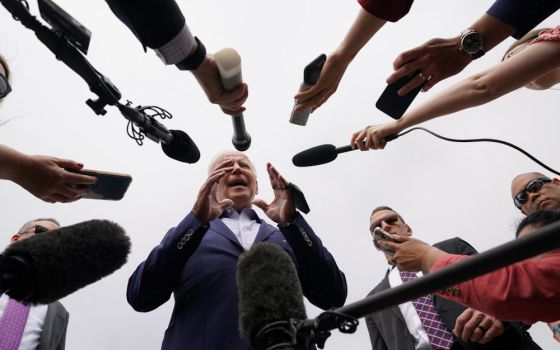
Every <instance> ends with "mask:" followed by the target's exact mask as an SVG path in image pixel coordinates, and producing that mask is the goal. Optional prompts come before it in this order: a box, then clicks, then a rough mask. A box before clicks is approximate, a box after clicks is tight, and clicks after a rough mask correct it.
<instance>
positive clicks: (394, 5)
mask: <svg viewBox="0 0 560 350" xmlns="http://www.w3.org/2000/svg"><path fill="white" fill-rule="evenodd" d="M413 2H414V0H358V3H360V5H361V6H362V7H363V9H364V10H366V11H367V12H369V13H371V14H372V15H374V16H375V17H378V18H381V19H384V20H386V21H389V22H396V21H398V20H399V19H401V18H403V17H404V16H405V15H406V14H407V13H408V11H409V10H410V7H411V6H412V3H413Z"/></svg>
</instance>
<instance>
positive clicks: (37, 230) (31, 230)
mask: <svg viewBox="0 0 560 350" xmlns="http://www.w3.org/2000/svg"><path fill="white" fill-rule="evenodd" d="M49 231H50V229H48V228H46V227H45V226H41V225H35V226H31V227H30V228H29V229H27V230H26V231H25V232H22V234H24V233H34V234H36V235H37V234H39V233H45V232H49Z"/></svg>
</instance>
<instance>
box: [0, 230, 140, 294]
mask: <svg viewBox="0 0 560 350" xmlns="http://www.w3.org/2000/svg"><path fill="white" fill-rule="evenodd" d="M129 252H130V239H129V237H128V236H127V235H126V234H125V232H124V230H123V228H122V227H121V226H119V225H117V224H115V223H113V222H111V221H107V220H90V221H85V222H81V223H78V224H75V225H71V226H66V227H61V228H59V229H56V230H53V231H49V232H45V233H41V234H37V235H35V236H33V237H29V238H27V239H22V240H20V241H17V242H15V243H12V244H10V245H9V246H8V248H6V250H5V251H4V253H3V259H4V260H14V259H19V258H23V259H24V260H25V261H26V262H27V264H26V265H28V266H29V269H30V271H28V273H26V274H25V276H26V278H27V279H31V281H24V282H25V283H22V284H21V285H15V286H11V287H12V288H10V289H8V291H7V292H6V294H8V295H9V296H10V297H12V298H14V299H16V300H20V301H22V302H25V303H29V304H49V303H52V302H54V301H56V300H58V299H61V298H63V297H65V296H67V295H69V294H71V293H73V292H75V291H77V290H78V289H80V288H82V287H85V286H87V285H88V284H91V283H93V282H96V281H98V280H99V279H101V278H103V277H105V276H107V275H109V274H111V273H113V272H114V271H116V270H117V269H119V268H120V267H121V266H122V265H124V263H125V262H126V260H127V256H128V254H129ZM26 288H30V289H31V290H24V289H26Z"/></svg>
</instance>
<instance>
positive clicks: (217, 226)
mask: <svg viewBox="0 0 560 350" xmlns="http://www.w3.org/2000/svg"><path fill="white" fill-rule="evenodd" d="M210 228H211V229H212V230H214V231H215V232H217V233H219V234H220V235H222V236H224V237H225V238H227V239H228V240H230V241H231V243H233V244H235V246H236V247H238V248H240V249H241V250H242V251H243V250H244V249H243V247H242V246H241V243H239V240H238V239H237V237H235V234H234V233H233V232H231V230H230V229H229V228H228V227H227V226H226V224H224V223H223V221H222V219H219V218H218V219H215V220H213V221H212V223H211V225H210Z"/></svg>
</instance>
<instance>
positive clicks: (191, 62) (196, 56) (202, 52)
mask: <svg viewBox="0 0 560 350" xmlns="http://www.w3.org/2000/svg"><path fill="white" fill-rule="evenodd" d="M194 40H195V41H196V44H197V46H196V50H195V51H194V53H193V54H192V55H191V56H190V57H187V58H185V59H184V60H182V61H181V62H179V63H177V64H175V66H177V68H179V69H180V70H195V69H197V68H198V66H200V64H201V63H202V62H203V61H204V59H205V58H206V47H204V44H202V42H201V41H200V40H199V39H198V38H197V37H196V36H195V37H194Z"/></svg>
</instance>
